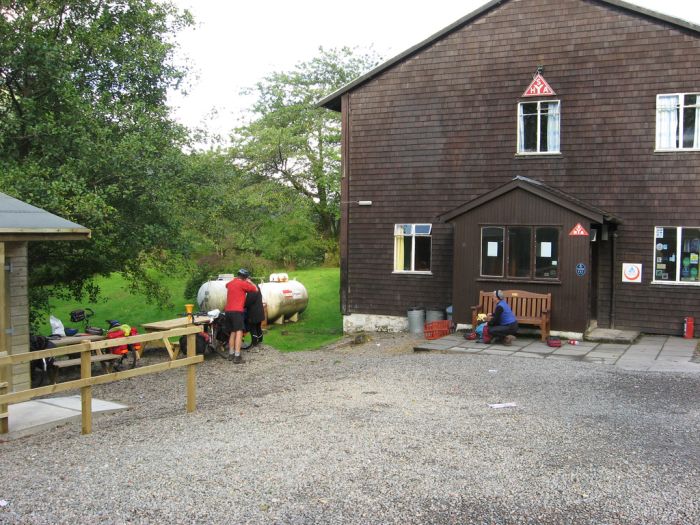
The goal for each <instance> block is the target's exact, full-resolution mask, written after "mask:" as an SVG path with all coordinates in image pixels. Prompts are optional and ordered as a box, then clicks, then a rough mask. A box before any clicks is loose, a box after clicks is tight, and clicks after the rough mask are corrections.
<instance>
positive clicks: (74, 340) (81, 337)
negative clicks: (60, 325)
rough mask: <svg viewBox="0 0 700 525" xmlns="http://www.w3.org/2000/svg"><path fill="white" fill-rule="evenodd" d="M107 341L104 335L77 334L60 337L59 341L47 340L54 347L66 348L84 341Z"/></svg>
mask: <svg viewBox="0 0 700 525" xmlns="http://www.w3.org/2000/svg"><path fill="white" fill-rule="evenodd" d="M104 339H107V337H106V336H104V335H92V334H78V335H67V336H65V337H61V338H60V339H58V338H57V339H49V341H51V342H52V343H53V344H54V345H55V346H68V345H77V344H78V343H84V342H85V341H102V340H104Z"/></svg>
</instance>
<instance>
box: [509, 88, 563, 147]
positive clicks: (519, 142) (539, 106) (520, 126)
mask: <svg viewBox="0 0 700 525" xmlns="http://www.w3.org/2000/svg"><path fill="white" fill-rule="evenodd" d="M552 102H555V103H556V104H557V115H558V117H559V122H558V126H559V144H558V145H557V149H556V150H549V149H548V150H547V151H540V142H541V140H540V139H541V132H542V131H541V130H542V104H551V103H552ZM525 104H537V151H524V150H523V149H522V148H521V146H523V145H524V138H523V136H524V135H523V134H524V133H525V121H524V119H523V116H524V115H523V106H524V105H525ZM547 147H549V141H547ZM517 151H518V155H557V154H560V153H561V100H556V99H548V100H524V101H522V102H518V136H517Z"/></svg>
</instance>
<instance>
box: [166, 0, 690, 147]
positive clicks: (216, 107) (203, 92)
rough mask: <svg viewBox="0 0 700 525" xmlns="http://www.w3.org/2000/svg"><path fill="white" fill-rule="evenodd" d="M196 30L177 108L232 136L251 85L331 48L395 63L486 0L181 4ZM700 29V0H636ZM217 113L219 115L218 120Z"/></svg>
mask: <svg viewBox="0 0 700 525" xmlns="http://www.w3.org/2000/svg"><path fill="white" fill-rule="evenodd" d="M173 2H174V3H175V4H176V5H177V6H179V7H180V8H183V9H184V8H186V9H189V10H190V12H191V13H192V14H193V15H194V17H195V20H196V27H194V28H193V29H191V30H188V31H186V32H183V33H181V34H180V35H179V36H178V43H179V44H180V46H181V50H180V53H179V59H180V60H183V61H187V63H188V64H189V65H190V66H191V67H192V69H193V74H192V76H191V77H190V79H189V84H190V87H189V92H188V94H187V95H186V96H184V97H183V96H180V95H178V94H172V95H171V97H170V103H171V105H172V106H173V108H174V109H175V116H176V118H177V119H178V120H179V121H180V122H182V123H183V124H185V125H187V126H190V127H196V126H199V127H201V126H205V127H207V128H208V129H209V130H211V131H214V132H219V133H221V134H223V135H227V134H228V131H229V130H230V129H232V128H233V127H234V126H235V125H236V124H237V123H238V122H239V119H240V115H241V114H242V112H243V110H244V109H245V108H246V107H249V106H250V102H251V101H250V100H246V99H245V98H244V97H242V96H241V95H240V91H241V90H242V89H243V88H246V87H252V86H254V85H255V83H256V82H257V81H258V80H260V79H262V77H264V76H266V75H267V74H268V73H271V72H273V71H287V70H290V69H292V68H293V67H294V65H295V64H297V63H299V62H303V61H307V60H310V59H311V58H313V57H314V56H315V55H316V54H317V50H318V48H319V46H323V47H324V48H333V47H342V46H349V47H355V46H358V47H360V48H369V47H370V46H372V47H373V48H374V50H375V51H376V52H377V54H378V55H379V56H381V57H383V58H384V59H388V58H391V57H392V56H394V55H397V54H399V53H401V52H402V51H404V50H405V49H407V48H409V47H411V46H413V45H414V44H417V43H418V42H420V41H422V40H424V39H425V38H427V37H428V36H430V35H432V34H433V33H435V32H437V31H439V30H440V29H442V28H443V27H445V26H447V25H449V24H451V23H452V22H454V21H455V20H457V19H459V18H461V17H463V16H465V15H467V14H468V13H470V12H472V11H473V10H475V9H477V8H478V7H480V6H481V5H483V4H484V3H486V0H462V1H455V0H427V1H426V0H420V1H418V0H354V1H353V2H351V3H350V4H348V3H343V2H332V1H329V0H257V1H248V2H238V1H229V0H173ZM634 3H635V4H637V5H639V6H641V7H645V8H648V9H652V10H654V11H657V12H660V13H664V14H668V15H671V16H674V17H677V18H682V19H684V20H687V21H689V22H693V23H695V24H698V25H700V0H634ZM214 113H215V114H214Z"/></svg>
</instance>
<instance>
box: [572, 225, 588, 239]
mask: <svg viewBox="0 0 700 525" xmlns="http://www.w3.org/2000/svg"><path fill="white" fill-rule="evenodd" d="M569 235H570V236H571V237H587V236H588V232H587V231H586V228H584V227H583V226H581V223H580V222H579V223H578V224H577V225H576V226H574V227H573V229H572V230H571V231H570V232H569Z"/></svg>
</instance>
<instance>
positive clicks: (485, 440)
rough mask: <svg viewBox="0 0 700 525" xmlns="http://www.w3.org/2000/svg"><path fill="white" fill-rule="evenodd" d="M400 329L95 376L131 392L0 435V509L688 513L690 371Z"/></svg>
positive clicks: (95, 513)
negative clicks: (427, 337)
mask: <svg viewBox="0 0 700 525" xmlns="http://www.w3.org/2000/svg"><path fill="white" fill-rule="evenodd" d="M412 342H413V339H411V337H410V336H407V335H399V336H390V335H384V336H374V338H373V340H371V341H369V342H367V343H364V344H361V345H338V346H336V347H335V348H328V349H324V350H318V351H313V352H298V353H294V354H280V353H278V352H277V351H275V350H273V349H270V348H264V349H263V350H262V351H260V352H258V353H253V354H248V355H247V362H246V363H245V364H244V365H240V366H239V365H233V364H230V363H228V362H225V361H223V360H221V359H220V358H218V357H216V356H213V357H211V358H208V359H207V360H206V361H205V362H204V363H203V364H202V365H200V366H199V368H198V372H197V386H198V391H197V394H198V406H197V411H196V412H194V413H192V414H187V413H186V412H185V409H184V404H185V393H184V384H185V373H184V371H183V370H177V371H173V372H166V373H162V374H155V375H152V376H147V377H141V378H135V379H131V380H127V381H122V382H119V383H113V384H111V385H104V386H101V387H96V388H95V389H94V395H95V397H97V398H99V399H106V400H112V401H117V402H121V403H124V404H128V405H130V406H131V407H132V408H131V409H130V410H128V411H125V412H122V413H119V414H114V415H110V416H99V417H96V418H95V419H94V421H93V433H92V434H91V435H88V436H82V435H80V424H79V423H71V424H68V425H65V426H63V427H60V428H58V429H56V430H53V431H45V432H43V433H41V434H38V435H34V436H30V437H27V438H23V439H19V440H16V441H11V442H6V443H0V451H1V453H0V472H2V476H1V478H2V480H3V481H2V484H1V485H0V500H4V501H6V502H7V504H6V505H5V506H2V507H0V522H1V523H32V524H33V523H37V524H38V523H51V524H55V523H70V524H76V523H117V524H121V523H187V524H189V523H293V524H297V523H298V524H301V523H338V524H346V523H401V524H408V523H483V524H486V523H488V524H500V523H514V524H515V523H518V524H519V523H528V524H530V523H552V524H555V523H556V524H564V523H570V524H578V523H591V524H617V523H625V524H646V523H650V524H665V523H673V524H691V523H700V501H699V500H698V494H699V490H698V487H699V486H700V411H699V409H698V403H697V400H698V395H699V394H700V377H698V376H697V375H695V376H693V375H681V374H671V373H664V374H656V373H641V372H626V371H623V370H620V369H617V368H615V367H611V366H605V365H597V364H590V363H579V362H569V361H555V360H541V359H537V360H532V359H524V358H516V357H499V356H485V355H479V356H474V355H452V354H440V353H432V352H431V353H415V352H413V351H412V346H411V343H412ZM161 355H162V352H160V353H157V354H153V355H151V356H149V357H147V361H156V360H160V359H162V357H161ZM501 402H514V403H516V404H517V407H515V408H504V409H494V408H490V407H489V404H491V403H501ZM0 503H1V502H0Z"/></svg>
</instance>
